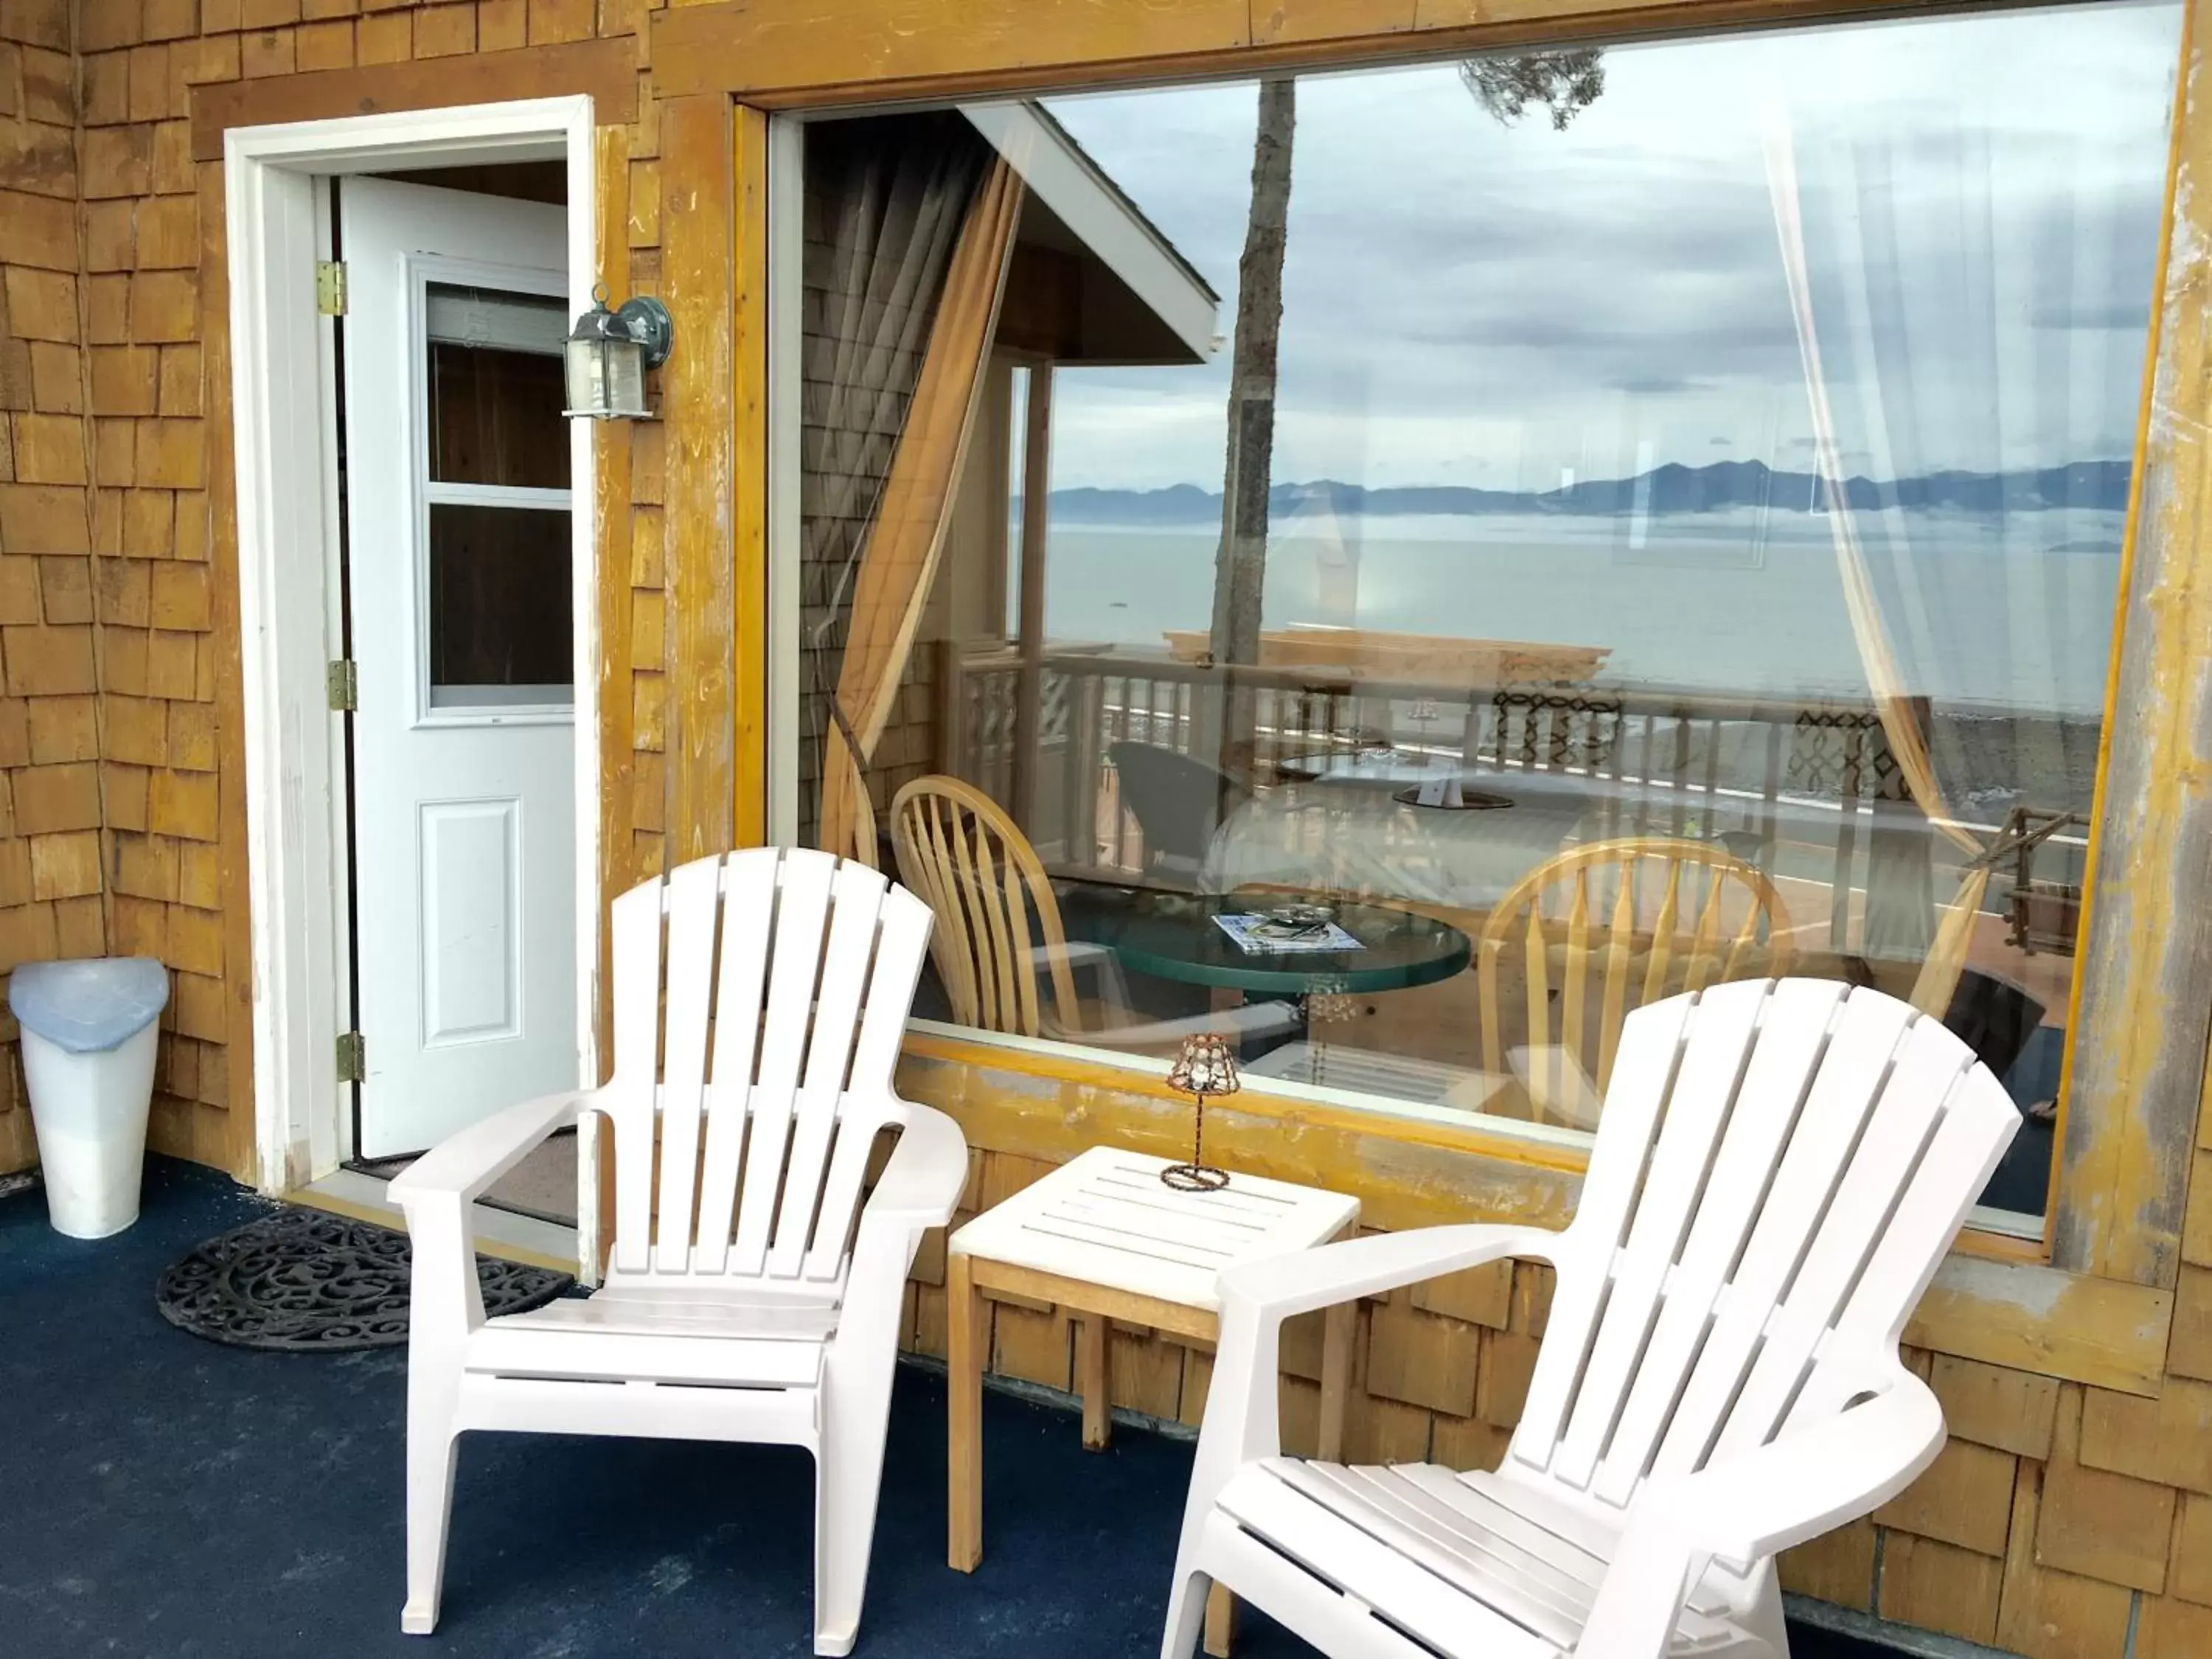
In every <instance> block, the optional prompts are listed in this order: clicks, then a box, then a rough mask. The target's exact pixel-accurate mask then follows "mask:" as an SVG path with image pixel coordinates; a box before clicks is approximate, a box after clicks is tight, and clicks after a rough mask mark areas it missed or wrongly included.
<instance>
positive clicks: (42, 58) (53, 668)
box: [0, 0, 106, 1170]
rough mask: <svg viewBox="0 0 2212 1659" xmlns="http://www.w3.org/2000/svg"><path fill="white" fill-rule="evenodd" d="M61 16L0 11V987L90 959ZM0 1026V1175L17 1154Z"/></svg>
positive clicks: (87, 670)
mask: <svg viewBox="0 0 2212 1659" xmlns="http://www.w3.org/2000/svg"><path fill="white" fill-rule="evenodd" d="M71 28H72V21H71V17H70V7H69V5H68V3H67V0H4V3H0V973H4V972H6V971H7V970H9V969H13V968H14V967H15V965H16V964H17V963H22V962H31V961H37V960H40V959H42V958H47V957H57V956H98V955H100V953H101V951H103V950H104V949H105V947H106V927H105V923H104V921H103V918H102V912H101V900H100V885H101V884H100V839H101V836H100V826H101V811H100V799H101V793H102V792H101V784H102V778H101V768H100V707H99V698H98V690H99V678H98V671H97V669H96V666H95V650H94V629H93V625H92V624H93V616H94V592H93V574H92V573H93V566H94V561H93V560H92V558H91V556H90V554H91V549H92V544H93V535H94V493H93V491H92V489H91V488H90V485H91V483H92V481H93V479H94V476H95V465H96V453H95V444H94V437H95V431H96V428H94V426H93V424H92V423H91V422H89V421H88V419H87V410H88V406H89V404H90V403H91V400H92V397H93V393H94V387H93V386H92V383H91V372H90V358H89V356H88V353H87V350H86V345H87V343H88V337H90V325H91V323H92V321H93V319H92V317H91V315H90V296H89V294H88V287H87V284H86V283H85V281H84V279H83V274H82V263H83V262H82V244H81V239H80V231H79V223H78V209H79V199H78V198H79V181H80V179H81V178H82V177H83V176H84V174H83V172H82V170H81V168H80V164H79V153H78V152H79V142H80V137H81V135H80V133H79V131H78V129H77V125H76V71H75V69H74V60H73V58H72V40H71ZM0 1038H4V1039H5V1042H6V1049H5V1054H4V1059H3V1060H0V1170H13V1169H20V1168H21V1167H23V1166H24V1165H26V1164H29V1163H30V1162H31V1161H32V1159H33V1157H34V1156H35V1153H34V1152H33V1142H32V1138H31V1132H30V1116H29V1113H28V1111H27V1109H25V1103H24V1097H23V1089H22V1071H21V1062H20V1060H19V1057H18V1052H17V1048H16V1045H15V1022H14V1020H13V1019H12V1018H7V1017H6V1016H5V1015H4V1014H0Z"/></svg>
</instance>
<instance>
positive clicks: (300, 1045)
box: [223, 97, 599, 1253]
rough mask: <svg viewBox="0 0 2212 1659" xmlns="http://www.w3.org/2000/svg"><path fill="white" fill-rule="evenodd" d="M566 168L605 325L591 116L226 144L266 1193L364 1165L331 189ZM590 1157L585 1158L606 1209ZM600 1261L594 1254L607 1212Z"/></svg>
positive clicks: (579, 261)
mask: <svg viewBox="0 0 2212 1659" xmlns="http://www.w3.org/2000/svg"><path fill="white" fill-rule="evenodd" d="M552 159H558V160H562V161H565V162H566V163H567V167H568V288H569V295H568V307H569V309H570V310H571V311H572V312H581V311H585V310H587V309H589V308H590V306H591V292H592V283H593V282H594V280H595V276H596V272H597V270H598V264H599V227H598V222H597V219H598V213H597V203H596V201H595V200H594V196H593V167H592V100H590V99H589V98H586V97H573V98H545V99H532V100H524V101H519V102H513V103H505V104H479V105H472V106H465V107H462V108H458V109H442V110H421V111H408V112H399V113H395V114H389V115H363V116H348V117H343V118H337V119H333V120H327V121H305V122H298V123H293V124H289V125H278V126H264V127H240V128H234V129H233V130H232V131H229V132H228V133H227V134H225V135H224V140H223V173H224V178H223V183H224V195H225V204H226V205H225V218H226V225H227V230H228V240H229V277H230V336H231V339H230V344H231V413H232V422H233V428H234V435H235V442H234V447H235V451H236V466H237V489H238V571H239V612H240V617H239V620H240V667H241V681H242V689H243V692H244V701H245V727H246V730H245V739H246V744H245V746H246V869H247V898H248V902H249V906H250V927H251V933H252V969H253V993H254V995H253V1101H254V1145H255V1149H256V1154H257V1156H256V1170H255V1174H256V1176H257V1180H258V1185H259V1186H260V1187H261V1188H262V1189H263V1190H264V1191H265V1192H270V1193H276V1192H283V1191H286V1190H289V1189H292V1188H302V1187H305V1186H307V1184H309V1183H310V1182H313V1181H315V1180H316V1179H318V1178H319V1177H321V1176H326V1175H328V1174H329V1173H330V1172H331V1171H332V1170H335V1169H337V1166H338V1164H339V1163H340V1162H341V1161H342V1160H343V1158H345V1157H346V1156H347V1155H348V1153H349V1150H350V1141H351V1136H352V1121H351V1114H350V1112H349V1110H347V1109H346V1103H345V1097H344V1093H343V1089H342V1088H341V1086H340V1085H339V1084H338V1082H337V1073H336V1067H335V1064H334V1044H335V1042H336V1040H337V1033H338V1031H339V1030H340V1029H341V1027H340V1025H339V1016H340V1013H341V1012H342V1010H343V1008H344V1006H345V993H344V985H345V979H344V975H345V958H344V950H343V941H344V931H343V930H344V898H343V882H342V876H343V811H344V799H343V787H342V777H341V750H340V749H339V747H338V743H337V735H338V732H339V726H338V723H337V717H336V716H334V715H332V714H330V713H329V711H328V709H327V708H326V707H325V696H326V692H325V665H326V663H327V661H328V658H329V653H330V644H329V634H328V618H329V617H330V615H331V611H332V602H333V599H334V596H333V594H332V593H331V584H330V581H329V578H328V575H327V574H326V573H327V572H328V571H329V570H330V569H331V568H334V566H335V562H336V561H335V549H334V548H333V546H332V545H331V541H330V539H329V538H330V526H331V524H332V523H333V522H334V521H335V518H336V505H335V496H336V490H337V480H336V477H334V475H333V470H332V465H331V458H330V456H329V454H328V453H326V450H327V447H328V446H327V441H326V439H325V426H326V424H327V423H328V410H329V408H330V404H329V402H328V388H327V386H325V384H324V383H323V382H324V379H325V377H324V376H323V375H321V374H319V373H318V372H317V371H316V367H315V366H316V365H317V364H318V363H319V362H323V361H324V360H325V356H326V353H327V350H328V342H329V337H330V331H331V325H330V322H329V319H325V318H321V317H319V316H318V315H317V314H316V311H315V294H314V281H313V273H314V263H315V260H316V259H317V258H318V257H319V252H318V250H319V246H321V245H320V244H319V242H318V240H317V236H316V226H317V211H316V203H315V185H314V181H315V179H316V178H317V177H318V176H327V175H331V174H337V173H366V172H373V171H380V170H384V169H387V168H391V167H398V166H413V167H428V166H436V165H442V164H447V163H452V162H458V161H477V162H482V161H525V160H531V161H538V160H552ZM591 425H592V423H591V422H583V421H577V422H571V423H570V428H569V442H570V445H571V450H570V460H571V476H572V477H573V478H574V519H573V522H574V535H575V544H574V561H573V568H574V583H575V599H574V604H575V618H576V629H575V649H576V663H575V673H576V682H575V683H576V702H575V719H576V737H577V743H576V863H577V880H576V906H577V912H576V921H577V926H576V945H577V962H576V997H577V1015H578V1018H577V1033H578V1049H579V1052H578V1054H577V1077H578V1080H579V1082H580V1083H581V1084H583V1085H590V1084H591V1083H592V1082H594V1081H596V1079H597V1076H598V1066H599V1058H598V1054H597V1045H596V1038H595V1033H594V1029H593V1028H594V1023H595V1020H596V1017H597V1010H598V1004H599V990H598V980H599V753H598V750H599V627H598V614H597V607H596V605H595V604H594V598H595V595H596V592H597V586H596V569H595V563H594V553H595V550H596V547H597V530H598V525H597V520H596V513H597V504H598V495H597V491H596V489H594V487H593V484H594V477H593V467H594V459H595V458H594V454H593V451H594V445H593V443H592V430H591ZM595 1151H596V1147H595V1146H594V1145H593V1144H592V1138H591V1137H588V1136H587V1137H585V1138H584V1144H583V1145H581V1146H579V1148H578V1152H579V1163H580V1165H583V1166H586V1167H584V1168H583V1169H581V1170H580V1174H581V1176H582V1178H583V1182H584V1188H585V1190H594V1189H595V1188H596V1175H595V1172H594V1171H593V1170H591V1169H590V1168H589V1167H588V1166H589V1165H590V1164H593V1163H595V1162H596V1160H595V1158H592V1153H593V1152H595ZM580 1213H581V1216H582V1218H583V1226H582V1229H581V1233H582V1237H580V1240H579V1243H580V1245H582V1246H584V1247H585V1248H586V1251H587V1253H590V1252H592V1251H594V1250H595V1248H596V1246H595V1240H594V1239H593V1238H592V1234H594V1233H595V1232H596V1231H597V1228H596V1222H597V1214H596V1207H595V1206H591V1205H586V1206H582V1209H581V1212H580Z"/></svg>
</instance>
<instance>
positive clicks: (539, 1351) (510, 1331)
mask: <svg viewBox="0 0 2212 1659" xmlns="http://www.w3.org/2000/svg"><path fill="white" fill-rule="evenodd" d="M540 1311H543V1310H540ZM823 1352H825V1346H824V1345H823V1343H822V1342H821V1341H819V1340H802V1339H792V1340H783V1339H780V1338H776V1337H760V1336H754V1337H736V1336H724V1335H716V1336H676V1335H671V1334H668V1333H666V1332H665V1331H663V1332H655V1333H653V1334H651V1335H631V1334H618V1333H612V1332H606V1331H594V1330H577V1329H574V1328H568V1327H567V1326H564V1325H562V1324H561V1323H558V1322H554V1323H540V1322H536V1320H535V1317H534V1316H532V1315H530V1314H515V1315H513V1316H508V1317H506V1318H502V1319H498V1320H493V1321H490V1322H487V1323H485V1324H484V1325H483V1326H481V1327H479V1328H477V1330H476V1331H474V1332H472V1333H471V1335H470V1337H469V1340H468V1343H467V1346H465V1348H464V1349H463V1350H462V1358H461V1368H462V1369H463V1370H468V1371H479V1372H489V1373H491V1374H493V1375H496V1376H538V1377H568V1378H573V1379H575V1380H577V1381H590V1380H595V1379H596V1380H603V1381H607V1382H621V1383H629V1382H641V1383H696V1384H701V1385H704V1386H711V1387H717V1388H760V1389H811V1388H814V1387H817V1386H818V1385H819V1383H820V1382H821V1380H822V1358H823Z"/></svg>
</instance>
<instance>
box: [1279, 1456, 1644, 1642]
mask: <svg viewBox="0 0 2212 1659" xmlns="http://www.w3.org/2000/svg"><path fill="white" fill-rule="evenodd" d="M1265 1467H1267V1468H1272V1469H1273V1470H1274V1471H1275V1472H1276V1474H1278V1475H1279V1477H1280V1478H1281V1479H1282V1480H1285V1481H1287V1482H1288V1483H1289V1484H1290V1485H1291V1486H1296V1487H1297V1489H1298V1490H1299V1491H1301V1492H1304V1493H1305V1494H1306V1496H1307V1497H1309V1498H1313V1499H1314V1500H1315V1501H1316V1502H1317V1503H1319V1504H1322V1506H1323V1507H1325V1508H1327V1509H1330V1510H1336V1511H1337V1512H1338V1513H1340V1514H1344V1515H1346V1516H1348V1517H1349V1516H1364V1520H1363V1521H1362V1522H1361V1524H1363V1525H1364V1528H1365V1529H1366V1530H1368V1531H1370V1532H1372V1533H1374V1534H1375V1535H1376V1536H1377V1537H1379V1538H1381V1539H1382V1540H1383V1541H1384V1542H1385V1543H1387V1544H1389V1545H1390V1546H1391V1547H1392V1548H1394V1549H1396V1550H1398V1551H1400V1552H1401V1553H1404V1554H1407V1555H1410V1556H1412V1557H1413V1559H1415V1560H1417V1561H1419V1563H1420V1564H1421V1565H1423V1566H1425V1567H1426V1568H1428V1569H1429V1571H1431V1572H1433V1573H1435V1574H1437V1577H1441V1578H1443V1579H1445V1580H1446V1581H1447V1582H1449V1583H1451V1584H1452V1585H1453V1586H1454V1587H1455V1589H1458V1590H1460V1591H1461V1592H1462V1594H1464V1595H1470V1596H1472V1597H1474V1600H1476V1601H1480V1602H1481V1603H1483V1604H1484V1605H1485V1606H1486V1607H1493V1608H1495V1609H1496V1610H1497V1611H1498V1612H1500V1613H1504V1614H1505V1616H1506V1617H1507V1618H1509V1619H1510V1620H1513V1622H1514V1623H1516V1624H1517V1625H1522V1626H1526V1627H1527V1628H1528V1629H1529V1630H1532V1631H1534V1632H1537V1633H1538V1634H1539V1635H1541V1636H1543V1637H1545V1638H1547V1639H1549V1640H1551V1641H1553V1642H1554V1643H1557V1644H1559V1645H1561V1646H1563V1647H1564V1646H1568V1645H1571V1644H1572V1643H1573V1641H1574V1638H1575V1634H1576V1632H1578V1631H1579V1630H1581V1628H1582V1627H1583V1623H1584V1621H1585V1620H1588V1619H1589V1605H1590V1602H1591V1601H1593V1600H1594V1599H1595V1596H1596V1595H1597V1583H1598V1581H1599V1580H1601V1578H1603V1577H1604V1568H1603V1565H1602V1564H1601V1563H1593V1562H1590V1561H1588V1560H1587V1559H1583V1560H1579V1561H1576V1562H1573V1563H1570V1562H1567V1561H1563V1560H1559V1559H1554V1558H1555V1557H1558V1556H1559V1555H1562V1554H1565V1553H1566V1552H1563V1551H1560V1550H1558V1549H1556V1548H1555V1549H1553V1550H1552V1551H1549V1552H1543V1551H1534V1550H1528V1549H1525V1548H1523V1547H1521V1546H1520V1545H1518V1544H1516V1543H1514V1542H1513V1541H1510V1540H1508V1539H1504V1538H1500V1537H1498V1536H1496V1535H1494V1534H1489V1533H1486V1531H1484V1530H1483V1529H1482V1528H1480V1527H1475V1526H1471V1525H1468V1524H1467V1523H1466V1521H1465V1517H1463V1516H1458V1515H1457V1514H1456V1512H1455V1511H1454V1510H1451V1509H1450V1508H1449V1506H1447V1505H1444V1504H1439V1503H1438V1502H1437V1500H1436V1499H1435V1498H1431V1497H1430V1496H1429V1495H1428V1494H1427V1493H1426V1492H1424V1491H1423V1490H1422V1489H1421V1488H1420V1487H1419V1486H1414V1485H1413V1484H1412V1483H1411V1482H1410V1481H1407V1480H1405V1479H1404V1476H1403V1472H1402V1471H1401V1470H1399V1469H1395V1468H1366V1467H1358V1466H1355V1467H1352V1468H1345V1467H1343V1466H1341V1465H1332V1464H1310V1463H1304V1462H1298V1461H1297V1460H1292V1459H1285V1460H1279V1461H1278V1462H1271V1463H1269V1464H1267V1465H1266V1466H1265ZM1576 1554H1577V1555H1579V1552H1576ZM1574 1565H1579V1566H1580V1567H1581V1568H1582V1569H1583V1571H1582V1572H1581V1573H1579V1574H1577V1572H1575V1571H1572V1566H1574Z"/></svg>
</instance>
